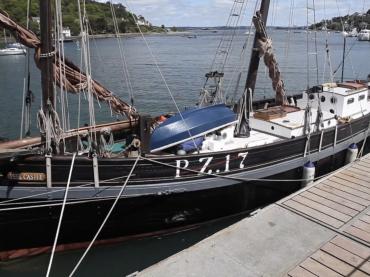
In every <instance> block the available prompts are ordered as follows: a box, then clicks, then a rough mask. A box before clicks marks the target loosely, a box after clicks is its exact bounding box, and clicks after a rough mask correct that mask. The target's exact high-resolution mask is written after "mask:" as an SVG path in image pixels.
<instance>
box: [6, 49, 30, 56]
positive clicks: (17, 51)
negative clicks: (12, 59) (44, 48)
mask: <svg viewBox="0 0 370 277" xmlns="http://www.w3.org/2000/svg"><path fill="white" fill-rule="evenodd" d="M9 55H26V50H25V49H22V48H16V47H10V48H4V49H0V56H9Z"/></svg>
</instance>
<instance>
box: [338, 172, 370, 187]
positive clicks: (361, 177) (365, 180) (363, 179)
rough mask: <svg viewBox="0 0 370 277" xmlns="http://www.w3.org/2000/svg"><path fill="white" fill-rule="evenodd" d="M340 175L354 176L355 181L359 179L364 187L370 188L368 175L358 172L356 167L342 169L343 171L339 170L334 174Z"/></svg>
mask: <svg viewBox="0 0 370 277" xmlns="http://www.w3.org/2000/svg"><path fill="white" fill-rule="evenodd" d="M342 175H345V176H348V177H352V178H355V179H356V181H357V180H359V181H360V182H361V183H360V184H361V186H364V187H366V188H368V189H370V177H368V176H365V175H363V174H361V173H359V172H358V171H357V170H356V168H348V170H344V171H342V172H339V173H338V174H336V176H342Z"/></svg>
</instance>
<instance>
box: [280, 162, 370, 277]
mask: <svg viewBox="0 0 370 277" xmlns="http://www.w3.org/2000/svg"><path fill="white" fill-rule="evenodd" d="M281 205H282V206H285V207H287V208H288V209H289V210H291V211H293V212H296V213H298V214H301V215H303V216H307V217H309V218H310V219H311V220H313V221H315V222H317V223H318V224H322V225H324V226H327V227H329V228H333V229H335V230H336V231H337V233H338V235H337V236H335V237H334V238H333V239H332V240H330V241H329V242H327V243H325V244H324V245H323V246H322V247H321V248H320V249H319V250H317V251H316V252H314V253H313V254H312V255H310V256H309V257H307V258H306V259H305V260H304V261H303V262H302V263H300V264H299V265H298V266H297V267H295V268H294V269H293V270H291V271H290V272H289V273H288V276H292V277H293V276H370V262H369V259H370V248H369V246H370V211H368V208H369V206H370V157H365V158H363V159H362V160H361V161H358V162H356V163H354V164H352V165H351V166H350V167H348V168H346V169H344V170H341V171H339V172H337V173H336V174H334V175H332V176H330V177H329V178H327V179H325V180H322V181H319V182H318V183H316V184H314V185H313V186H312V187H310V188H308V189H307V190H304V191H302V192H301V193H298V194H296V195H295V196H293V197H291V198H289V199H287V200H286V201H283V202H282V204H281Z"/></svg>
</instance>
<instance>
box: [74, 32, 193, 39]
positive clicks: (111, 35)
mask: <svg viewBox="0 0 370 277" xmlns="http://www.w3.org/2000/svg"><path fill="white" fill-rule="evenodd" d="M189 34H191V32H189V31H181V32H163V33H158V32H145V33H143V35H144V36H148V35H150V36H152V35H154V36H181V35H189ZM118 36H119V37H138V36H141V33H120V34H118ZM89 37H90V38H95V39H101V38H115V37H116V34H96V35H89ZM80 38H81V36H70V37H68V39H73V40H76V39H80Z"/></svg>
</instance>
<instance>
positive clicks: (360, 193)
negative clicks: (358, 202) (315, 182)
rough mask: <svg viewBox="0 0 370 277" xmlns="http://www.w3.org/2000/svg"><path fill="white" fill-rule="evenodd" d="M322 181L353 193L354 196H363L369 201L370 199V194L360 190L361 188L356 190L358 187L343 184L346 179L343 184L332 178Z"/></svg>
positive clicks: (343, 181)
mask: <svg viewBox="0 0 370 277" xmlns="http://www.w3.org/2000/svg"><path fill="white" fill-rule="evenodd" d="M322 183H323V184H325V185H328V186H331V187H333V188H336V189H339V190H342V191H344V192H347V193H349V194H352V195H353V196H357V197H359V198H362V199H364V200H367V201H369V200H370V195H369V194H367V193H364V192H362V191H359V190H356V189H353V188H350V187H348V186H346V185H343V184H344V183H345V180H342V184H341V183H338V181H335V182H334V181H331V180H325V181H323V182H322Z"/></svg>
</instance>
